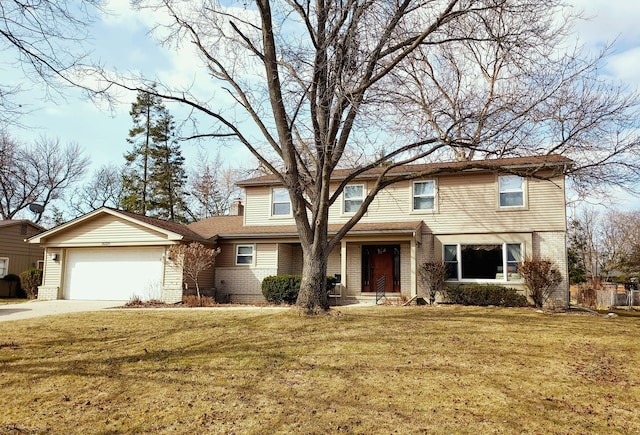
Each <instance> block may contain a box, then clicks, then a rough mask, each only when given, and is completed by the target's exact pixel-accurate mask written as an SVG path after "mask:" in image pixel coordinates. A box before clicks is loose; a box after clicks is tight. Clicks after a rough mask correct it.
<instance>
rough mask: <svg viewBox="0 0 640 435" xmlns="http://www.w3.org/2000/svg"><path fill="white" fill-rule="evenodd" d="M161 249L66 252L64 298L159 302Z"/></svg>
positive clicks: (74, 250)
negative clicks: (135, 297) (152, 300)
mask: <svg viewBox="0 0 640 435" xmlns="http://www.w3.org/2000/svg"><path fill="white" fill-rule="evenodd" d="M163 254H164V248H158V247H151V248H142V247H141V248H119V247H114V248H93V249H90V248H79V249H70V250H68V251H67V261H66V270H65V274H64V279H63V282H64V291H63V295H62V297H63V299H85V300H114V301H126V300H129V299H131V298H132V297H134V296H138V297H140V298H141V299H144V300H148V299H160V297H161V289H162V284H163V269H164V265H163V261H162V256H163Z"/></svg>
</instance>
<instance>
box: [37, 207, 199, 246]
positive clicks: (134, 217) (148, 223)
mask: <svg viewBox="0 0 640 435" xmlns="http://www.w3.org/2000/svg"><path fill="white" fill-rule="evenodd" d="M104 215H112V216H117V217H119V218H121V219H124V220H126V221H129V222H134V223H137V224H138V225H141V226H143V227H146V228H149V229H152V230H154V231H158V232H160V233H163V234H165V235H166V237H167V240H174V241H180V240H184V241H203V242H204V241H206V240H207V239H206V238H204V237H202V236H200V235H199V234H198V233H196V232H195V231H193V230H191V229H190V228H189V227H188V226H186V225H182V224H180V223H177V222H171V221H165V220H162V219H157V218H153V217H149V216H143V215H140V214H136V213H131V212H127V211H123V210H116V209H113V208H110V207H102V208H99V209H97V210H94V211H92V212H91V213H87V214H85V215H83V216H80V217H78V218H76V219H73V220H70V221H69V222H66V223H64V224H62V225H58V226H57V227H55V228H52V229H50V230H49V231H45V232H44V233H41V234H38V235H37V236H34V237H31V238H29V239H28V241H29V243H43V242H44V241H46V240H47V239H49V238H51V237H52V236H54V235H57V234H60V233H62V232H64V231H66V230H68V229H69V228H71V227H75V226H77V225H80V224H82V223H85V222H88V221H90V220H92V219H96V218H97V217H99V216H104Z"/></svg>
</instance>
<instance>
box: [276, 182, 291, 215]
mask: <svg viewBox="0 0 640 435" xmlns="http://www.w3.org/2000/svg"><path fill="white" fill-rule="evenodd" d="M271 215H272V216H290V215H291V198H290V197H289V191H288V190H287V189H285V188H283V187H277V188H274V189H273V190H272V191H271Z"/></svg>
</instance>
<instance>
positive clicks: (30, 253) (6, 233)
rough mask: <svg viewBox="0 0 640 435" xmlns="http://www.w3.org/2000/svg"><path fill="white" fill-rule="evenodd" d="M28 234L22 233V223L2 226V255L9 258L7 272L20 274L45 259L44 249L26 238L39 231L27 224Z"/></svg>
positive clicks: (0, 242) (0, 234)
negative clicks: (28, 241)
mask: <svg viewBox="0 0 640 435" xmlns="http://www.w3.org/2000/svg"><path fill="white" fill-rule="evenodd" d="M26 227H27V228H26V229H27V234H21V229H22V224H15V225H9V226H6V227H1V228H0V257H5V258H8V259H9V268H8V270H7V274H15V275H20V274H21V273H22V272H24V271H25V270H27V269H31V268H33V267H37V266H38V261H39V260H43V259H44V249H43V248H41V247H39V246H38V245H34V244H32V243H27V242H25V241H24V240H25V239H26V238H28V237H31V236H33V235H35V234H37V233H38V232H39V231H38V232H36V231H35V229H34V228H33V227H32V226H30V225H27V226H26Z"/></svg>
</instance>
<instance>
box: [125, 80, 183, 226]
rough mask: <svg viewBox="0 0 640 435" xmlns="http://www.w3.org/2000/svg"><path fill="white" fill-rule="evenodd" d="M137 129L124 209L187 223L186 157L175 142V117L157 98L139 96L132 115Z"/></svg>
mask: <svg viewBox="0 0 640 435" xmlns="http://www.w3.org/2000/svg"><path fill="white" fill-rule="evenodd" d="M129 113H130V115H131V117H132V118H133V122H134V126H133V128H132V129H131V130H129V138H128V139H127V142H129V143H130V144H132V145H133V150H131V151H130V152H129V153H127V154H125V156H124V157H125V159H126V161H127V164H128V167H127V169H126V170H125V171H124V175H123V190H124V195H123V208H124V209H125V210H127V211H132V212H135V213H140V214H142V215H151V216H154V217H159V218H163V219H169V220H177V221H185V220H186V219H185V217H184V212H183V211H184V209H185V205H184V199H183V197H184V195H186V193H185V192H184V186H185V183H186V178H187V177H186V174H185V170H184V157H182V152H181V150H180V146H179V145H178V143H177V141H176V139H175V123H174V121H173V116H171V114H170V113H169V111H168V110H167V108H166V107H165V106H164V104H163V103H162V100H160V99H159V98H158V97H156V96H154V95H152V94H151V93H149V92H142V91H141V92H138V96H137V99H136V101H135V102H134V103H133V104H132V105H131V111H130V112H129Z"/></svg>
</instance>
